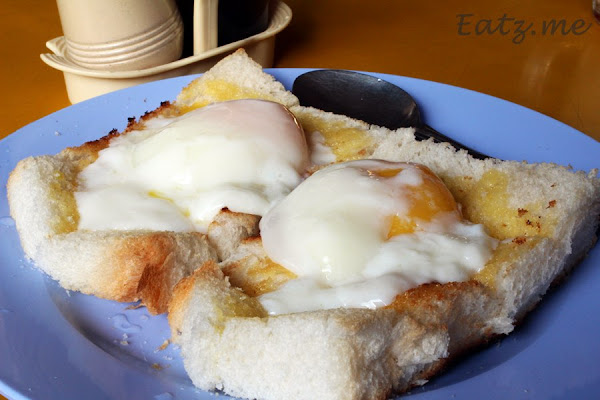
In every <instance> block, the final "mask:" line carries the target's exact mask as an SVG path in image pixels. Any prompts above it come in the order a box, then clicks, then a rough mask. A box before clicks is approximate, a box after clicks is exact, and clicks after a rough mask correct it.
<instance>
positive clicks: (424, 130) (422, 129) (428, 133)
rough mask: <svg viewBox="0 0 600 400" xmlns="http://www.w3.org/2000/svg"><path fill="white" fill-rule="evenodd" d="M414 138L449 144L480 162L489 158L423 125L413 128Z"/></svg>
mask: <svg viewBox="0 0 600 400" xmlns="http://www.w3.org/2000/svg"><path fill="white" fill-rule="evenodd" d="M415 137H416V138H417V140H427V139H429V138H432V139H433V141H434V142H436V143H441V142H446V143H449V144H450V145H452V147H454V148H455V149H457V150H460V149H464V150H466V151H467V152H468V153H469V154H470V155H471V156H473V157H475V158H478V159H480V160H484V159H486V158H490V156H487V155H485V154H483V153H480V152H478V151H477V150H473V149H472V148H470V147H467V146H465V145H464V144H462V143H460V142H457V141H456V140H454V139H450V138H449V137H448V136H446V135H444V134H441V133H439V132H438V131H436V130H435V129H433V128H432V127H430V126H429V125H427V124H423V125H420V126H417V127H415Z"/></svg>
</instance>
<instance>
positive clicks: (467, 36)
mask: <svg viewBox="0 0 600 400" xmlns="http://www.w3.org/2000/svg"><path fill="white" fill-rule="evenodd" d="M284 1H285V2H286V3H287V4H288V5H289V6H290V7H291V8H292V10H293V13H294V15H293V18H292V22H291V24H290V26H289V27H288V28H286V29H285V30H284V31H283V32H282V33H281V34H279V35H278V37H277V41H276V48H275V61H274V65H273V66H274V67H278V68H289V67H320V68H342V69H353V70H363V71H372V72H383V73H389V74H397V75H404V76H410V77H416V78H421V79H426V80H432V81H436V82H443V83H447V84H451V85H455V86H459V87H464V88H468V89H472V90H475V91H478V92H482V93H486V94H490V95H493V96H496V97H499V98H502V99H506V100H509V101H512V102H514V103H517V104H520V105H523V106H525V107H528V108H531V109H533V110H536V111H539V112H541V113H543V114H546V115H548V116H550V117H553V118H555V119H557V120H559V121H562V122H564V123H566V124H568V125H570V126H572V127H574V128H575V129H577V130H579V131H581V132H583V133H585V134H587V135H589V136H591V137H593V138H595V139H596V140H600V24H599V23H597V22H596V20H595V19H594V16H593V14H592V10H591V2H592V1H591V0H572V1H564V0H545V1H542V0H495V1H493V2H492V1H487V2H485V1H484V2H482V1H479V0H447V1H444V2H436V1H431V2H427V1H408V0H376V1H369V2H365V1H364V0H323V1H311V0H284ZM2 3H3V5H2V7H1V9H0V37H2V40H1V41H0V49H1V50H2V54H4V56H3V60H2V62H1V63H0V79H1V83H2V85H1V86H0V87H1V88H2V90H3V95H2V96H0V121H1V123H0V138H2V137H4V136H7V135H9V134H10V133H12V132H14V131H15V130H17V129H18V128H20V127H22V126H24V125H26V124H28V123H30V122H33V121H35V120H37V119H39V118H41V117H43V116H45V115H47V114H50V113H52V112H54V111H57V110H59V109H62V108H64V107H67V106H69V105H70V103H69V100H68V98H67V94H66V90H65V87H64V81H63V76H62V73H61V72H58V71H56V70H53V69H52V68H50V67H48V66H47V65H46V64H44V63H43V62H42V61H41V60H40V57H39V54H40V53H43V52H46V51H47V50H46V48H45V42H46V41H47V40H49V39H51V38H54V37H56V36H60V35H61V34H62V31H61V26H60V20H59V17H58V11H57V8H56V3H55V2H53V1H34V0H3V2H2ZM553 28H554V29H553ZM0 398H1V396H0Z"/></svg>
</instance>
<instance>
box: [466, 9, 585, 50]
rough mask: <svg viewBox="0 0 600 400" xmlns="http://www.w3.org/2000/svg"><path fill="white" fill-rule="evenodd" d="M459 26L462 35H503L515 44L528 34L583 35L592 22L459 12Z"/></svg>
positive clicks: (521, 41)
mask: <svg viewBox="0 0 600 400" xmlns="http://www.w3.org/2000/svg"><path fill="white" fill-rule="evenodd" d="M456 18H457V19H458V21H457V28H458V34H459V35H460V36H469V35H475V36H482V35H502V36H508V37H509V38H511V41H512V42H513V43H515V44H520V43H523V41H524V40H525V39H526V38H527V36H535V35H541V36H567V35H576V36H579V35H583V34H584V33H586V32H587V31H588V30H589V29H590V27H591V26H592V23H591V22H590V23H588V22H586V21H585V20H583V19H576V20H575V21H572V22H568V21H567V20H566V19H559V20H556V19H548V20H544V21H541V23H537V24H536V23H534V22H531V21H526V20H524V19H517V18H514V17H509V16H508V14H504V15H502V16H501V17H499V18H496V19H490V18H477V17H476V16H475V14H457V15H456Z"/></svg>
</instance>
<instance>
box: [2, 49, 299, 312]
mask: <svg viewBox="0 0 600 400" xmlns="http://www.w3.org/2000/svg"><path fill="white" fill-rule="evenodd" d="M248 60H249V59H248V57H247V56H246V54H245V53H244V52H243V51H242V52H238V53H235V54H233V55H232V56H230V57H229V62H227V63H223V64H221V65H220V66H218V67H216V68H214V70H213V71H211V72H208V73H207V74H205V79H204V82H205V83H206V86H205V87H203V95H202V96H195V97H194V98H195V101H196V104H195V105H194V107H198V106H200V105H206V104H208V103H211V102H214V101H215V100H216V99H217V98H218V96H223V95H228V93H230V96H231V98H233V97H236V96H237V97H261V96H262V97H267V98H269V99H271V100H275V101H279V102H282V103H284V104H286V105H288V106H293V105H294V104H297V100H296V99H295V97H294V96H293V95H291V94H290V93H288V92H286V91H285V90H284V88H283V85H281V83H279V82H277V81H275V79H274V78H273V77H271V76H269V75H266V74H263V73H262V71H261V69H260V68H259V67H257V66H255V67H254V68H249V69H245V71H246V72H244V68H239V67H240V66H241V65H242V64H247V63H248ZM231 74H236V75H237V76H238V78H239V79H241V80H243V81H244V82H245V83H244V86H243V90H242V89H238V90H237V92H236V93H237V95H234V94H233V92H231V91H229V92H228V89H227V87H226V84H224V83H222V82H219V81H218V80H216V79H217V78H218V77H219V76H221V75H227V76H228V75H231ZM186 93H189V92H188V91H186V90H184V91H182V94H181V95H180V96H179V99H178V100H177V102H176V103H174V104H170V103H168V102H165V103H163V104H162V105H161V107H160V108H158V109H157V110H154V111H152V112H150V113H147V114H146V115H144V116H143V117H142V118H140V120H138V121H135V120H131V121H130V123H129V126H128V127H127V129H125V131H124V132H122V133H117V132H111V133H109V134H108V135H107V136H105V137H103V138H101V139H99V140H96V141H93V142H89V143H85V144H83V145H82V146H79V147H74V148H67V149H65V150H63V151H62V152H60V153H59V154H57V155H54V156H41V157H30V158H27V159H24V160H22V161H21V162H20V163H19V164H18V165H17V167H16V168H15V170H14V171H13V172H12V173H11V175H10V178H9V181H8V187H7V190H8V201H9V206H10V210H11V215H12V217H13V218H14V220H15V223H16V227H17V230H18V232H19V236H20V239H21V243H22V246H23V249H24V252H25V254H26V256H27V257H28V258H30V259H31V260H33V262H34V263H35V264H36V265H37V266H39V267H40V268H41V269H42V270H43V271H44V272H46V273H47V274H48V275H50V276H51V277H52V278H53V279H56V280H58V281H59V282H60V284H61V285H62V286H63V287H64V288H66V289H69V290H76V291H81V292H83V293H86V294H92V295H96V296H99V297H102V298H107V299H111V300H118V301H137V300H141V302H142V304H144V305H146V306H147V307H148V310H149V311H150V312H151V313H154V314H156V313H162V312H165V311H166V309H167V304H168V301H169V298H170V295H171V291H172V288H173V286H174V285H175V284H176V283H177V282H178V281H179V280H180V279H181V278H182V277H183V276H186V275H188V274H189V273H191V272H192V271H193V270H194V269H196V268H197V267H198V266H200V265H202V264H203V263H204V262H205V261H207V260H217V259H218V256H219V255H220V256H221V257H224V256H226V255H228V254H229V253H231V252H232V249H233V248H234V247H235V246H236V244H237V243H239V241H240V240H241V239H243V238H246V237H248V236H250V235H254V234H256V232H257V222H258V218H257V217H255V216H251V215H242V214H236V213H231V212H228V211H226V210H224V211H223V212H221V213H220V214H219V215H218V216H217V217H216V218H215V221H214V222H213V224H212V225H211V226H210V228H209V231H208V234H207V235H203V234H200V233H173V232H149V231H83V230H80V229H78V220H79V215H78V210H77V206H76V202H75V198H74V194H73V193H74V192H75V191H76V189H77V186H78V174H79V173H80V172H81V171H82V170H83V169H84V168H85V167H86V166H88V165H89V164H90V163H92V162H94V161H95V160H96V158H97V157H98V152H99V151H101V150H102V149H104V148H106V147H108V146H109V144H110V141H111V140H112V139H113V138H114V137H116V136H118V135H126V134H127V133H128V132H131V131H133V130H137V129H142V128H144V126H145V125H146V124H148V123H151V121H153V120H155V119H161V118H163V117H171V116H177V115H180V114H182V113H184V112H186V111H188V110H189V108H190V105H189V104H188V103H187V101H186ZM200 103H202V104H200Z"/></svg>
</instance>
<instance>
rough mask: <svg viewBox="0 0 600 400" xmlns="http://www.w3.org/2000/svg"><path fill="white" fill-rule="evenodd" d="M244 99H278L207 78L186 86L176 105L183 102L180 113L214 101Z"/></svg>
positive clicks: (179, 108) (179, 109)
mask: <svg viewBox="0 0 600 400" xmlns="http://www.w3.org/2000/svg"><path fill="white" fill-rule="evenodd" d="M199 92H200V93H202V101H198V100H197V98H198V93H199ZM242 99H262V100H269V101H275V100H276V99H275V98H274V97H269V96H265V94H264V93H260V92H258V91H256V90H253V89H251V88H247V87H242V86H239V85H235V84H233V83H231V82H227V81H224V80H221V79H205V80H202V81H199V83H197V84H195V85H194V86H188V87H187V88H184V89H183V90H182V91H181V93H180V94H179V96H178V98H177V103H176V105H177V104H181V106H179V107H178V111H179V113H180V114H185V113H187V112H190V111H192V110H195V109H198V108H201V107H205V106H207V105H209V104H212V103H217V102H223V101H230V100H242Z"/></svg>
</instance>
